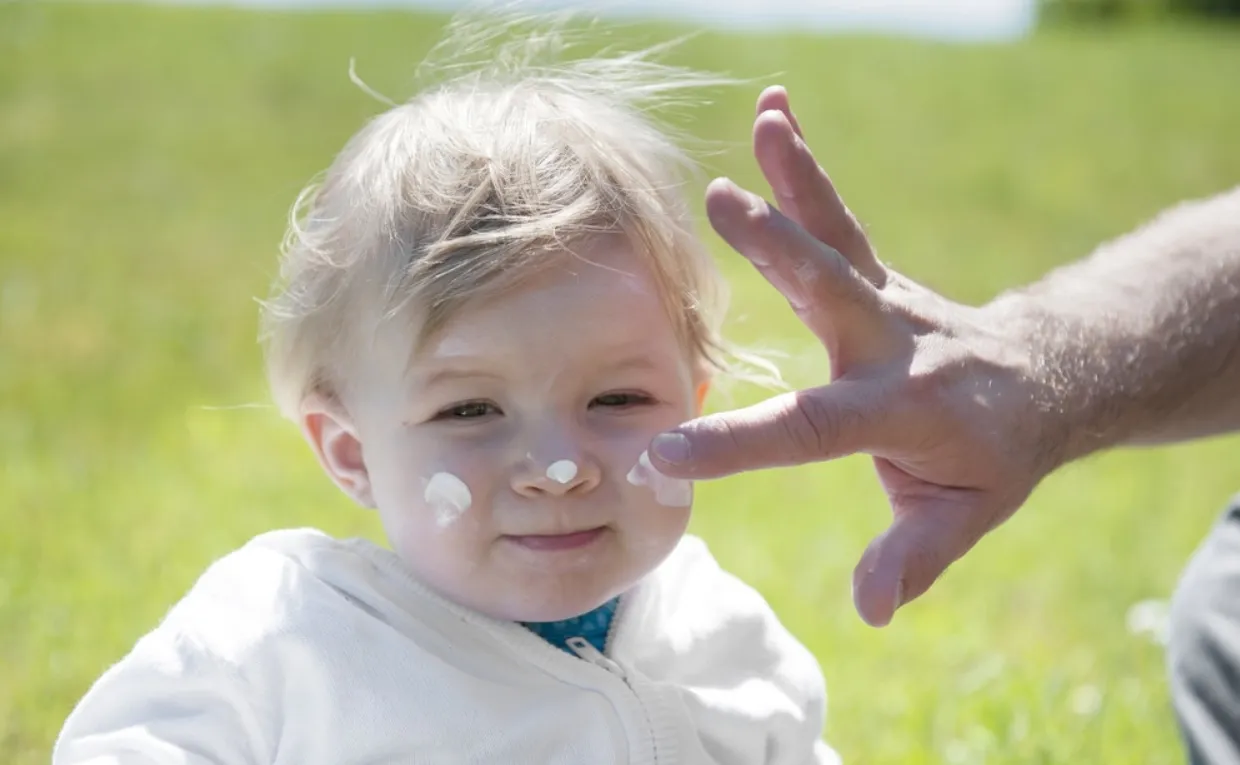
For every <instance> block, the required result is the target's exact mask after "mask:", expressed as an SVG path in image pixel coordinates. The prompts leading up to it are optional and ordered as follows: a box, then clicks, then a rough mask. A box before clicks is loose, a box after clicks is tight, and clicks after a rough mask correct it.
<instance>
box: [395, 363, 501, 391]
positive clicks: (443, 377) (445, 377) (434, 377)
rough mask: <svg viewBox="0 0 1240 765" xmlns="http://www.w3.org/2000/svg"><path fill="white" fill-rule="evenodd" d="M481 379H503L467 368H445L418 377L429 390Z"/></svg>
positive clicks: (489, 373) (492, 373)
mask: <svg viewBox="0 0 1240 765" xmlns="http://www.w3.org/2000/svg"><path fill="white" fill-rule="evenodd" d="M479 378H483V379H488V380H500V379H503V378H502V377H501V376H500V375H497V374H495V373H494V372H486V371H483V370H481V369H469V368H466V367H459V368H458V367H444V368H441V369H437V370H436V371H434V372H431V373H430V374H427V375H417V376H416V379H417V381H418V382H420V383H421V384H422V385H425V386H426V387H428V388H429V387H430V386H432V385H439V384H441V383H445V382H451V381H453V380H470V379H475V380H476V379H479Z"/></svg>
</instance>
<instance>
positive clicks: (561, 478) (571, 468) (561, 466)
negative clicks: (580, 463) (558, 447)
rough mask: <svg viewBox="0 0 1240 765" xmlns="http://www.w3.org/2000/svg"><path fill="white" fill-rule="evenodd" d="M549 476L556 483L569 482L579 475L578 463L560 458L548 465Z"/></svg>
mask: <svg viewBox="0 0 1240 765" xmlns="http://www.w3.org/2000/svg"><path fill="white" fill-rule="evenodd" d="M547 477H548V478H550V479H551V480H553V481H555V482H556V483H568V482H569V481H571V480H573V479H574V478H576V477H577V463H575V462H573V461H572V460H559V461H557V462H552V463H551V464H550V465H548V466H547Z"/></svg>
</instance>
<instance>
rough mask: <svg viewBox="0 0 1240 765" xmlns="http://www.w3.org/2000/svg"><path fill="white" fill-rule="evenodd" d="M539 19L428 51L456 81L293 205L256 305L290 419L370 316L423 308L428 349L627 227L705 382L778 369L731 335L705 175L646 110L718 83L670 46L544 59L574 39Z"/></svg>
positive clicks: (380, 126)
mask: <svg viewBox="0 0 1240 765" xmlns="http://www.w3.org/2000/svg"><path fill="white" fill-rule="evenodd" d="M561 21H562V19H561ZM537 22H538V23H536V24H534V25H533V26H536V27H539V28H537V29H535V30H534V31H532V32H530V31H525V32H522V30H523V29H524V28H527V27H529V26H531V24H530V23H529V22H528V21H527V20H517V21H514V20H509V21H507V22H496V21H494V20H491V21H489V22H487V23H485V24H481V25H479V24H477V23H474V22H468V21H466V22H462V21H458V22H456V23H455V25H454V26H453V27H451V28H450V33H449V35H448V37H447V39H446V40H445V42H444V43H441V45H440V46H439V47H438V48H437V49H436V51H435V52H434V53H433V54H432V59H433V57H434V55H435V54H442V53H443V52H444V51H445V50H448V52H449V53H450V54H452V55H453V56H455V57H454V58H449V59H448V60H447V61H446V62H444V63H441V64H438V66H437V72H438V73H439V74H441V75H446V76H444V77H442V79H441V81H440V82H439V83H438V84H436V85H434V86H432V87H429V88H426V89H424V90H423V91H422V92H421V93H419V94H418V95H417V96H415V97H414V98H412V99H411V100H409V101H407V102H406V103H403V104H399V105H393V108H391V109H389V110H388V111H386V112H384V113H382V114H380V115H379V116H377V117H376V118H374V119H372V120H371V121H370V122H369V123H368V124H367V125H365V126H364V127H363V128H362V129H361V130H360V131H359V132H358V133H357V134H356V135H354V136H353V137H352V138H351V139H350V140H349V141H348V143H347V144H346V145H345V147H344V149H343V151H342V152H341V153H340V154H339V155H338V156H337V157H336V159H335V161H334V162H333V163H332V165H331V167H330V168H329V169H328V170H327V172H326V175H325V177H324V178H323V180H322V182H321V183H320V184H317V185H311V186H310V187H308V188H307V189H306V190H305V191H303V192H302V194H301V196H300V197H299V198H298V200H297V203H296V204H294V206H293V210H292V212H291V214H290V225H289V229H288V232H287V234H286V236H285V240H284V244H283V247H282V258H281V269H280V280H279V282H278V283H277V285H276V287H275V291H274V294H273V295H272V297H271V298H270V299H269V300H268V301H266V302H265V303H264V304H263V310H262V340H263V342H264V344H265V349H266V360H267V372H268V378H269V381H270V384H271V388H272V394H273V397H274V399H275V402H276V404H277V406H278V407H279V409H280V411H281V413H282V414H284V415H285V416H286V417H289V418H292V419H296V417H297V416H298V415H299V412H300V409H301V406H302V403H303V402H304V400H305V399H306V397H307V396H309V395H312V394H320V395H324V396H328V397H335V396H337V395H338V394H339V392H340V390H341V386H342V384H343V379H344V374H343V370H345V369H347V368H348V359H349V356H350V354H352V353H356V352H357V349H358V347H359V346H361V345H362V344H363V342H364V339H363V338H362V337H359V334H358V330H359V325H360V324H362V323H363V321H364V319H365V317H367V316H369V317H372V319H373V320H377V321H386V320H390V319H392V318H394V317H397V316H406V317H408V318H410V319H413V317H412V316H409V314H411V313H414V314H415V315H416V319H414V320H416V321H417V322H418V324H419V329H420V332H419V340H422V339H425V338H426V337H427V336H429V335H431V334H432V333H434V332H435V331H436V329H438V328H440V327H442V326H443V324H444V323H445V322H446V321H447V320H448V319H449V318H450V317H451V315H452V314H453V312H454V311H457V310H458V309H459V308H460V307H461V306H462V305H463V304H464V303H466V302H467V301H471V300H477V299H479V298H485V297H486V296H487V295H493V294H495V293H496V292H497V291H500V290H503V289H506V288H509V287H511V286H512V285H514V284H516V283H517V282H519V281H520V280H521V279H523V278H525V277H527V276H529V275H530V274H531V273H534V272H535V271H536V270H537V269H538V268H539V266H540V265H541V264H544V263H546V262H547V261H548V260H549V259H548V258H547V257H545V255H546V254H547V253H548V252H552V251H563V250H564V249H565V248H566V247H567V246H569V245H571V244H572V243H574V242H580V241H581V240H583V239H588V238H592V237H595V236H603V235H615V234H620V235H623V236H625V237H627V238H628V240H629V241H630V242H631V243H632V244H633V245H634V249H636V250H637V251H638V252H640V253H642V254H643V255H644V256H645V257H647V258H648V260H649V265H650V269H651V271H652V273H653V274H654V277H655V281H656V284H657V287H658V289H659V291H660V293H661V295H662V296H663V300H664V304H665V308H666V310H667V312H668V316H669V317H670V318H671V320H672V322H673V326H674V328H675V330H676V332H677V334H678V337H679V339H680V340H681V341H682V343H683V344H684V347H685V348H686V351H687V352H689V353H691V354H692V355H693V356H694V358H695V360H696V361H697V362H698V363H699V364H700V368H701V370H702V373H703V375H710V374H713V373H714V372H718V371H727V370H730V369H733V368H734V367H735V366H736V364H735V362H734V361H729V358H731V359H744V360H745V361H747V362H749V363H750V364H751V366H753V365H756V367H757V368H759V369H761V370H763V371H764V372H766V373H768V375H772V376H776V377H777V372H775V370H774V367H772V366H771V365H769V364H768V363H766V362H764V361H763V360H761V359H760V358H757V357H753V356H749V355H747V354H742V353H740V352H738V351H734V349H731V348H729V346H728V344H727V343H726V342H725V341H724V339H723V337H722V334H721V327H722V323H723V318H724V313H725V312H726V308H727V289H726V284H725V282H724V281H723V279H722V277H721V275H720V274H719V272H718V271H717V269H716V267H715V264H714V262H713V260H712V259H711V257H710V255H709V253H708V252H707V251H706V250H705V248H704V247H703V245H702V243H701V242H700V241H699V240H698V238H697V237H696V235H695V234H694V231H693V221H692V218H691V215H690V212H689V209H688V206H687V205H686V202H685V198H684V195H683V186H684V183H685V181H686V180H687V179H688V177H689V176H690V175H691V174H692V170H693V168H694V165H693V163H692V162H691V161H690V160H689V158H688V156H687V154H686V152H685V151H684V150H683V149H682V148H680V147H679V146H678V145H677V142H676V141H675V140H674V138H673V133H672V132H671V131H669V130H667V129H666V128H663V127H661V126H660V125H658V124H657V123H656V122H655V121H654V120H653V119H652V117H651V112H652V111H653V110H654V109H656V108H659V107H666V106H670V105H677V104H682V103H685V101H683V100H681V98H682V97H681V94H682V93H684V92H686V91H688V90H691V89H694V88H700V87H702V86H705V85H711V84H716V83H719V82H722V81H721V80H719V79H718V78H713V77H709V76H706V75H702V74H699V73H696V72H692V71H689V70H686V69H682V68H678V67H673V66H669V65H665V64H661V63H657V62H656V61H655V60H654V54H656V53H658V52H660V51H661V50H662V49H663V48H665V47H667V46H661V47H658V48H651V49H647V50H645V51H642V52H638V53H627V54H622V55H614V56H604V55H598V56H593V57H587V58H583V59H578V60H570V61H556V60H551V61H549V62H546V63H543V60H544V59H555V58H557V57H558V56H560V55H561V54H562V53H563V52H564V51H565V50H566V49H567V39H568V38H567V35H566V33H565V32H566V30H565V25H564V24H563V23H554V24H552V23H547V22H546V19H543V20H537ZM539 25H541V26H539ZM505 35H508V36H510V37H511V38H512V39H509V40H507V41H503V40H501V39H500V38H501V37H504V36H505ZM461 54H465V56H467V55H470V54H473V55H478V54H483V55H486V56H487V57H488V62H487V63H485V64H482V65H477V64H472V63H469V62H463V61H462V58H463V57H464V56H462V55H461ZM424 66H425V65H424ZM410 352H411V354H412V353H413V349H411V351H410Z"/></svg>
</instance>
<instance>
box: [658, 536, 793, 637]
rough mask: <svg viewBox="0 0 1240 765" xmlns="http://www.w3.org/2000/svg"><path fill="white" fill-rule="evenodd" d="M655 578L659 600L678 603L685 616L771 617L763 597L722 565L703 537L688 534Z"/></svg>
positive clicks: (659, 569) (678, 607)
mask: <svg viewBox="0 0 1240 765" xmlns="http://www.w3.org/2000/svg"><path fill="white" fill-rule="evenodd" d="M654 577H655V585H656V587H657V589H658V591H659V597H660V599H662V600H664V601H665V602H672V603H676V604H677V609H678V610H680V613H682V614H685V615H686V616H690V615H704V614H705V613H713V614H717V615H719V616H723V615H724V614H727V615H729V617H731V618H734V617H737V616H742V615H749V616H751V617H754V618H760V619H765V618H768V617H769V616H771V610H770V607H769V606H768V605H767V602H766V599H765V598H764V597H763V596H762V594H761V593H760V592H758V590H757V589H755V588H754V587H753V586H751V585H750V584H748V583H747V582H745V581H743V580H742V579H740V578H739V577H737V576H736V575H734V574H732V573H731V572H730V571H728V570H727V569H725V568H724V567H723V566H722V565H720V563H719V561H718V560H717V559H716V558H715V555H714V553H713V552H712V551H711V549H710V546H709V545H708V544H707V543H706V540H704V539H702V538H701V537H697V536H694V535H692V534H685V535H684V536H683V537H682V538H681V540H680V542H679V543H678V544H677V545H676V549H675V550H673V551H672V554H671V555H669V556H668V557H667V559H666V560H665V561H664V562H663V564H662V565H661V566H660V567H659V568H658V569H657V570H656V571H655V572H654ZM681 609H683V610H681Z"/></svg>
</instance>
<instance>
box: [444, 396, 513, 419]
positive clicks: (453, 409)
mask: <svg viewBox="0 0 1240 765" xmlns="http://www.w3.org/2000/svg"><path fill="white" fill-rule="evenodd" d="M491 414H502V412H500V410H499V407H497V406H495V405H494V404H492V403H489V402H487V401H467V402H465V403H464V404H454V405H452V406H450V407H448V408H447V409H444V410H442V411H440V412H439V413H438V414H436V415H435V419H436V420H476V419H478V418H479V417H486V416H487V415H491Z"/></svg>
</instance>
